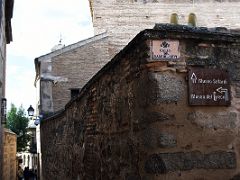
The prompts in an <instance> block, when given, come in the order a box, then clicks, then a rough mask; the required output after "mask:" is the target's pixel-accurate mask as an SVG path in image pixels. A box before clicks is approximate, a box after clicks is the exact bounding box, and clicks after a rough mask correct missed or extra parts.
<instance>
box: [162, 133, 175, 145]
mask: <svg viewBox="0 0 240 180" xmlns="http://www.w3.org/2000/svg"><path fill="white" fill-rule="evenodd" d="M158 144H159V146H160V147H163V148H170V147H175V146H176V145H177V140H176V137H175V136H174V135H173V134H168V133H160V135H159V138H158Z"/></svg>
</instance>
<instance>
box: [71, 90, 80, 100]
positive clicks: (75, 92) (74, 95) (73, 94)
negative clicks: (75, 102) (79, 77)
mask: <svg viewBox="0 0 240 180" xmlns="http://www.w3.org/2000/svg"><path fill="white" fill-rule="evenodd" d="M70 90H71V99H73V98H75V97H77V96H78V94H79V92H80V89H79V88H73V89H70Z"/></svg>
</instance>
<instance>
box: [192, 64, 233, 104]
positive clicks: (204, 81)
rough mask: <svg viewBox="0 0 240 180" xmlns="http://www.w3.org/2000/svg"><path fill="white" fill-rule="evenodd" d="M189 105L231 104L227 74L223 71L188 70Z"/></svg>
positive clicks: (198, 68)
mask: <svg viewBox="0 0 240 180" xmlns="http://www.w3.org/2000/svg"><path fill="white" fill-rule="evenodd" d="M188 86H189V90H188V98H189V105H220V106H228V105H230V103H231V96H230V84H229V77H228V72H227V71H226V70H223V69H207V68H200V67H189V68H188Z"/></svg>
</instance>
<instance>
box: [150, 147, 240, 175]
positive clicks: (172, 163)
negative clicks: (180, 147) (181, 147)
mask: <svg viewBox="0 0 240 180" xmlns="http://www.w3.org/2000/svg"><path fill="white" fill-rule="evenodd" d="M234 168H236V155H235V153H233V152H225V151H215V152H211V153H209V154H202V153H201V152H199V151H192V152H188V153H183V152H177V153H160V154H153V155H150V156H149V157H148V159H147V161H146V162H145V171H146V172H147V173H152V174H157V173H166V172H169V171H178V170H181V171H186V170H192V169H234Z"/></svg>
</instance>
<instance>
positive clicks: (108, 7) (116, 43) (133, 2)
mask: <svg viewBox="0 0 240 180" xmlns="http://www.w3.org/2000/svg"><path fill="white" fill-rule="evenodd" d="M90 1H91V2H92V3H91V6H92V7H91V9H92V14H93V26H94V33H95V34H98V33H101V32H105V31H107V33H108V34H109V36H110V37H111V38H110V39H109V40H110V44H111V47H112V48H113V49H114V51H115V52H118V51H119V50H120V49H122V48H123V47H124V46H125V45H127V43H128V42H129V41H130V40H131V39H132V38H133V37H134V36H135V35H136V34H137V33H138V32H140V31H142V30H144V29H151V28H153V26H154V25H155V23H170V16H171V14H172V13H177V14H178V17H179V24H185V25H187V24H188V16H189V14H190V13H195V15H196V17H197V26H205V27H217V26H220V27H227V28H240V24H239V18H238V17H239V16H240V11H239V8H240V1H239V0H234V1H231V0H90Z"/></svg>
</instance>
